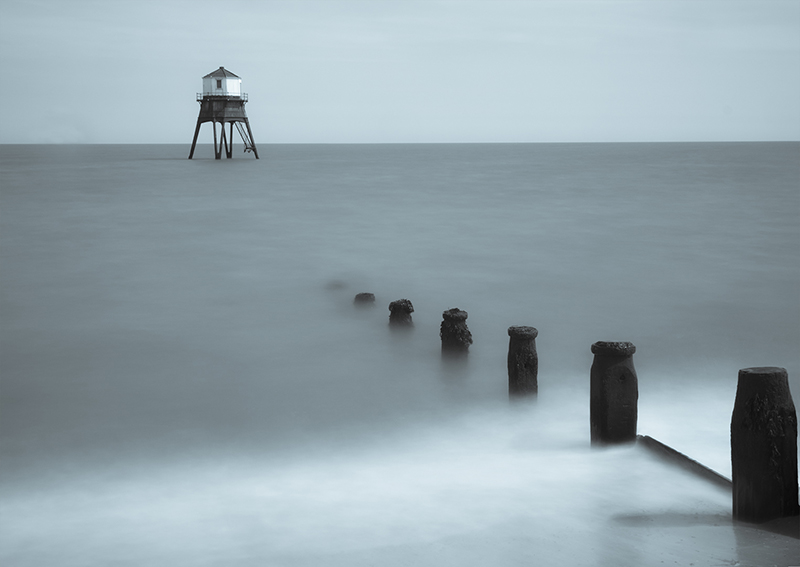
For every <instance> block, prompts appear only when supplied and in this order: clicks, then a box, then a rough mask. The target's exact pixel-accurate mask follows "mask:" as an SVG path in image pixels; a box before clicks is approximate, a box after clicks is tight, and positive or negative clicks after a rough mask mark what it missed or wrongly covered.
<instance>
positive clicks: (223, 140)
mask: <svg viewBox="0 0 800 567" xmlns="http://www.w3.org/2000/svg"><path fill="white" fill-rule="evenodd" d="M197 102H199V103H200V114H199V115H198V117H197V126H196V127H195V129H194V139H193V140H192V150H191V151H190V152H189V159H192V156H193V155H194V148H195V146H196V145H197V135H198V134H199V133H200V126H201V125H202V124H203V123H205V122H211V125H212V126H213V128H214V158H215V159H220V158H221V157H222V150H223V148H224V149H225V157H228V158H232V157H233V128H234V126H236V130H238V132H239V136H241V138H242V142H244V151H245V152H253V155H254V156H255V157H256V159H258V150H257V149H256V144H255V142H254V141H253V131H252V130H251V129H250V121H249V120H248V119H247V113H246V112H245V111H244V105H245V103H247V94H246V93H243V92H242V79H240V78H239V77H238V76H237V75H234V74H233V73H231V72H230V71H228V70H227V69H225V67H220V68H219V69H217V70H216V71H213V72H211V73H209V74H208V75H206V76H205V77H203V92H202V93H197ZM217 123H219V125H220V133H219V136H218V135H217ZM227 124H230V127H229V132H230V134H226V133H225V126H226V125H227Z"/></svg>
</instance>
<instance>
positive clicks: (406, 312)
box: [389, 299, 414, 325]
mask: <svg viewBox="0 0 800 567" xmlns="http://www.w3.org/2000/svg"><path fill="white" fill-rule="evenodd" d="M413 312H414V306H413V305H411V302H410V301H409V300H408V299H398V300H397V301H392V302H391V303H390V304H389V324H390V325H411V324H413V321H412V320H411V314H412V313H413Z"/></svg>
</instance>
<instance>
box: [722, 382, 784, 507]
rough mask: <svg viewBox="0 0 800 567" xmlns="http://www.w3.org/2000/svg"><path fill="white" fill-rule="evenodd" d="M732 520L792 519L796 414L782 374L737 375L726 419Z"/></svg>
mask: <svg viewBox="0 0 800 567" xmlns="http://www.w3.org/2000/svg"><path fill="white" fill-rule="evenodd" d="M731 464H732V473H733V517H734V519H736V520H743V521H745V522H766V521H767V520H772V519H775V518H782V517H785V516H794V515H797V514H798V501H797V488H798V486H797V413H796V412H795V408H794V402H793V401H792V394H791V392H790V391H789V376H788V374H787V372H786V369H785V368H778V367H760V368H744V369H742V370H739V383H738V385H737V387H736V400H735V402H734V405H733V415H732V416H731Z"/></svg>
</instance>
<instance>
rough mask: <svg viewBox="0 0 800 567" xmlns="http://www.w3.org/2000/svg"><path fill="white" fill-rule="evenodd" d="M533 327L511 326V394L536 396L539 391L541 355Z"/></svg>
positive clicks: (536, 331) (509, 366) (509, 349)
mask: <svg viewBox="0 0 800 567" xmlns="http://www.w3.org/2000/svg"><path fill="white" fill-rule="evenodd" d="M538 335H539V331H538V330H536V329H535V328H533V327H524V326H517V327H509V328H508V336H509V337H511V338H510V339H509V340H508V393H509V395H510V396H526V395H527V396H535V395H537V394H538V393H539V382H538V375H539V357H538V356H537V354H536V337H537V336H538Z"/></svg>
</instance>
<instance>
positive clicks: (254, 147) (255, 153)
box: [244, 118, 258, 159]
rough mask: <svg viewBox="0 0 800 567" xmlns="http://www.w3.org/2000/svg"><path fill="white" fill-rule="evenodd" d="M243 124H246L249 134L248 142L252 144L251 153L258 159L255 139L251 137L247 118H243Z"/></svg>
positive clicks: (251, 132) (251, 133)
mask: <svg viewBox="0 0 800 567" xmlns="http://www.w3.org/2000/svg"><path fill="white" fill-rule="evenodd" d="M244 125H245V126H247V134H248V135H249V136H250V143H251V144H252V145H253V154H254V155H255V156H256V159H258V150H257V149H256V141H255V139H254V138H253V131H252V130H251V129H250V121H249V120H248V119H247V118H245V119H244Z"/></svg>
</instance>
